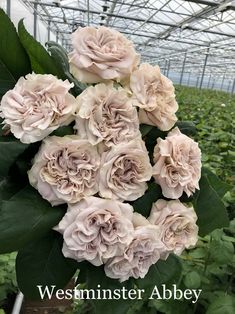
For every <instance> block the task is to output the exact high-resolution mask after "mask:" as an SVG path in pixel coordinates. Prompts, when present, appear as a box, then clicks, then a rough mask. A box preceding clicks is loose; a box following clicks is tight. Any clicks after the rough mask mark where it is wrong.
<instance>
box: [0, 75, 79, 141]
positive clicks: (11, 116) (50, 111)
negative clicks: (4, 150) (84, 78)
mask: <svg viewBox="0 0 235 314" xmlns="http://www.w3.org/2000/svg"><path fill="white" fill-rule="evenodd" d="M71 87H73V84H70V83H69V81H68V80H66V81H62V80H59V79H57V78H56V77H55V76H53V75H50V74H44V75H42V74H34V73H33V74H28V75H26V77H25V78H24V77H21V78H20V79H19V80H18V82H17V83H16V85H15V87H14V88H13V89H12V90H10V91H8V92H7V93H6V94H5V95H4V96H3V97H2V100H1V105H0V112H1V117H2V118H4V124H5V125H9V126H10V129H11V132H12V133H13V134H14V136H15V137H16V138H18V139H20V141H21V142H23V143H33V142H37V141H41V140H42V139H43V138H45V137H46V136H47V135H49V134H50V133H51V132H52V131H54V130H55V129H57V128H58V127H60V126H61V125H67V124H69V123H70V122H71V121H72V120H73V119H74V118H73V112H74V110H75V107H76V99H75V98H74V97H73V96H72V95H71V94H69V90H70V88H71Z"/></svg>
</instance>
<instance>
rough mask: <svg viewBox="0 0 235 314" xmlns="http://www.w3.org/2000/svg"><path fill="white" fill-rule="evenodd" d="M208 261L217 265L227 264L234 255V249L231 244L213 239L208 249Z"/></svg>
mask: <svg viewBox="0 0 235 314" xmlns="http://www.w3.org/2000/svg"><path fill="white" fill-rule="evenodd" d="M209 252H210V260H211V261H212V262H215V263H216V264H218V265H224V264H225V265H227V264H229V263H230V262H231V261H232V259H233V255H234V247H233V244H232V243H231V242H227V241H222V240H216V239H213V240H212V241H211V243H210V247H209Z"/></svg>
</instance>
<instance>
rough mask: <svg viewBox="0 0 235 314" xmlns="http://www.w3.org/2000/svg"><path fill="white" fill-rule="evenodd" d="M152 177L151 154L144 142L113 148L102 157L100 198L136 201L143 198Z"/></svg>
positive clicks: (137, 141) (124, 144)
mask: <svg viewBox="0 0 235 314" xmlns="http://www.w3.org/2000/svg"><path fill="white" fill-rule="evenodd" d="M151 176H152V167H151V164H150V161H149V157H148V152H147V150H146V147H145V145H144V142H143V141H142V139H141V138H138V139H136V140H132V141H131V142H129V143H123V144H119V145H117V146H113V147H112V148H111V149H110V150H109V151H107V152H104V153H103V154H102V157H101V169H100V181H99V193H100V196H101V197H104V198H111V199H118V200H121V201H133V200H136V199H137V198H139V197H141V196H142V195H143V194H144V193H145V191H146V189H147V183H146V181H148V180H150V178H151Z"/></svg>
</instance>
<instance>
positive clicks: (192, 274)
mask: <svg viewBox="0 0 235 314" xmlns="http://www.w3.org/2000/svg"><path fill="white" fill-rule="evenodd" d="M184 284H185V286H186V287H187V288H189V289H198V288H199V287H200V286H201V277H200V275H199V274H198V273H197V272H196V271H189V272H188V273H187V274H186V275H185V277H184Z"/></svg>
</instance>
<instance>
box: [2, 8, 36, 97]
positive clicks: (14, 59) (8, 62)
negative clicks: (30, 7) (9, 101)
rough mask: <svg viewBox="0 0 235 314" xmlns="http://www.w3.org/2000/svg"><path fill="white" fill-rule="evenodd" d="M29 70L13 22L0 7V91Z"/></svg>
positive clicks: (11, 84)
mask: <svg viewBox="0 0 235 314" xmlns="http://www.w3.org/2000/svg"><path fill="white" fill-rule="evenodd" d="M29 72H31V68H30V63H29V59H28V56H27V54H26V52H25V50H24V48H23V46H22V44H21V42H20V40H19V37H18V35H17V32H16V29H15V27H14V24H13V23H12V22H11V20H10V19H9V17H8V16H7V14H6V13H5V12H4V11H3V9H1V8H0V86H1V92H2V91H6V90H7V89H10V88H12V87H13V86H14V84H15V82H16V81H17V80H18V79H19V77H21V76H23V75H25V74H27V73H29Z"/></svg>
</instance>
